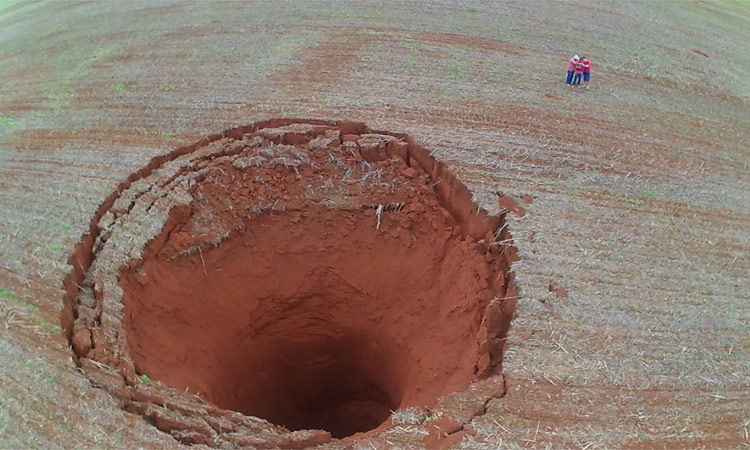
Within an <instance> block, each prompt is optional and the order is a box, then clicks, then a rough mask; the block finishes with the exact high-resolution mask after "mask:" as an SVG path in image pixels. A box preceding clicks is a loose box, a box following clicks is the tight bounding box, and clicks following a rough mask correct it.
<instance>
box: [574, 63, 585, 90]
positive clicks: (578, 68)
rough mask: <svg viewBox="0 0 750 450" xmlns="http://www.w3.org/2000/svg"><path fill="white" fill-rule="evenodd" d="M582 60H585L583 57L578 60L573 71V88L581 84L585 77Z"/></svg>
mask: <svg viewBox="0 0 750 450" xmlns="http://www.w3.org/2000/svg"><path fill="white" fill-rule="evenodd" d="M582 59H584V58H583V57H582V58H580V59H578V61H577V62H576V64H575V67H574V69H573V72H574V73H573V83H572V84H573V86H578V85H580V84H581V78H582V77H583V62H581V60H582Z"/></svg>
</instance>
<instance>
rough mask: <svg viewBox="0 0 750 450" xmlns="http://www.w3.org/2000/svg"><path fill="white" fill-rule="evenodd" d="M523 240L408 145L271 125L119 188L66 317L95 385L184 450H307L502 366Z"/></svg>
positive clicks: (83, 248) (94, 230)
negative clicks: (514, 268) (232, 449)
mask: <svg viewBox="0 0 750 450" xmlns="http://www.w3.org/2000/svg"><path fill="white" fill-rule="evenodd" d="M511 243H512V238H511V236H510V233H509V231H508V227H507V226H506V225H505V221H504V217H503V216H492V215H490V214H488V213H487V212H486V211H484V210H482V209H481V208H479V207H478V206H477V205H476V204H475V203H474V202H473V198H472V195H471V193H470V191H469V190H468V189H467V188H466V187H465V186H464V185H463V184H462V183H461V182H460V181H459V180H458V179H457V178H456V177H454V176H453V175H452V174H451V173H450V171H449V170H448V169H447V167H446V166H445V165H444V164H442V163H440V162H438V161H436V160H434V159H433V158H432V157H431V156H430V153H429V152H428V151H427V150H426V149H424V148H422V147H421V146H419V145H418V144H417V143H416V142H415V141H414V140H413V139H412V138H411V137H409V136H407V135H403V134H398V133H390V132H384V131H374V130H370V129H369V128H367V127H366V126H365V125H364V124H360V123H354V122H331V121H316V120H291V119H275V120H271V121H266V122H261V123H256V124H253V125H250V126H246V127H240V128H235V129H232V130H227V131H226V132H224V133H221V134H217V135H213V136H209V137H207V138H205V139H203V140H202V141H200V142H198V143H196V144H194V145H192V146H189V147H184V148H181V149H177V150H175V151H173V152H171V153H170V154H167V155H164V156H162V157H158V158H155V159H154V160H152V161H151V163H149V164H148V165H147V166H146V167H144V168H143V169H142V170H140V171H139V172H136V173H135V174H133V175H132V176H131V177H130V178H129V179H128V180H126V181H125V182H123V183H122V184H121V185H120V186H119V187H118V189H117V190H116V191H115V192H114V193H113V194H112V195H111V196H110V197H109V198H108V199H106V200H105V202H104V203H103V204H102V206H101V207H100V209H99V211H97V213H96V215H95V216H94V218H93V219H92V223H91V229H90V231H89V233H88V234H87V235H85V236H84V237H83V238H82V240H81V242H80V243H79V244H78V246H77V247H76V249H75V251H74V253H73V256H72V257H71V265H72V267H73V269H72V271H71V273H70V275H69V276H68V278H67V279H66V292H67V295H66V298H65V309H64V312H63V318H62V320H63V324H64V328H65V330H66V333H67V335H68V338H69V339H70V342H71V345H72V347H73V350H74V353H75V358H76V361H77V362H78V364H79V366H80V367H81V369H82V370H83V372H84V373H86V375H87V376H88V377H89V378H90V379H91V381H92V382H93V383H95V384H96V385H97V386H100V387H102V388H104V389H106V390H108V391H109V392H110V393H112V394H113V395H114V396H115V397H117V398H118V399H120V401H121V402H122V406H123V408H125V409H126V410H128V411H130V412H134V413H137V414H140V415H142V416H143V417H144V418H145V419H146V420H148V421H150V422H151V423H153V424H154V425H155V426H156V427H158V428H159V429H161V430H162V431H165V432H168V433H170V434H172V435H173V436H174V437H175V438H176V439H178V440H179V441H181V442H183V443H186V444H205V445H209V446H216V447H221V446H226V445H235V446H243V445H244V446H255V447H258V448H271V447H281V448H305V447H309V446H315V445H318V444H322V443H325V442H328V441H330V440H331V439H357V438H358V437H360V436H374V435H377V433H381V432H384V430H386V429H387V428H388V427H390V426H392V420H391V415H392V413H393V412H394V411H397V410H403V409H405V408H413V407H419V408H429V409H430V410H433V411H438V410H440V408H441V407H442V406H441V405H442V404H443V400H444V399H447V398H450V397H451V396H455V395H457V394H460V393H462V392H466V391H467V390H468V389H469V387H470V386H471V385H472V384H473V383H476V382H478V381H480V380H482V379H485V378H488V377H499V376H501V371H502V354H503V350H504V343H505V336H506V335H507V332H508V329H509V326H510V321H511V318H512V315H513V313H514V310H515V305H516V303H515V302H516V300H515V299H516V287H515V282H514V277H513V273H512V272H511V263H512V262H513V261H514V259H515V258H516V252H515V248H514V247H513V246H512V245H511Z"/></svg>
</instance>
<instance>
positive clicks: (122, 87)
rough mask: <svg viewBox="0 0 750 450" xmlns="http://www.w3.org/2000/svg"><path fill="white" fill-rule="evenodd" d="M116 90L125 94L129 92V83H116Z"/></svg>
mask: <svg viewBox="0 0 750 450" xmlns="http://www.w3.org/2000/svg"><path fill="white" fill-rule="evenodd" d="M114 90H115V92H117V93H118V94H124V93H126V92H128V90H129V89H128V85H126V84H125V83H116V84H115V86H114Z"/></svg>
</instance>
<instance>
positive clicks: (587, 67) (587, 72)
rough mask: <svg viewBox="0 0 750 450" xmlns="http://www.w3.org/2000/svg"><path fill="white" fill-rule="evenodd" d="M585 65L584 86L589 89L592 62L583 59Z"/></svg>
mask: <svg viewBox="0 0 750 450" xmlns="http://www.w3.org/2000/svg"><path fill="white" fill-rule="evenodd" d="M581 63H582V64H583V85H584V86H585V87H589V81H591V60H590V59H588V58H581Z"/></svg>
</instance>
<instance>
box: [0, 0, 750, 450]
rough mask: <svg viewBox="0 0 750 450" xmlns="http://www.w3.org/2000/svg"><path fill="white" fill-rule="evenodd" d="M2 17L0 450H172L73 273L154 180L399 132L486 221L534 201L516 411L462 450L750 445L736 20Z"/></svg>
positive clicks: (345, 8) (54, 10) (402, 442)
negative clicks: (159, 174)
mask: <svg viewBox="0 0 750 450" xmlns="http://www.w3.org/2000/svg"><path fill="white" fill-rule="evenodd" d="M3 5H5V4H4V3H3V4H0V26H1V29H2V30H3V31H2V33H1V34H0V41H2V43H3V45H2V47H1V48H0V75H2V77H3V80H4V82H3V83H2V85H1V86H0V210H1V211H2V213H0V360H1V361H2V365H0V448H9V449H15V448H125V447H128V448H138V447H145V448H169V447H177V444H176V443H175V442H174V441H173V440H172V439H171V438H170V437H169V436H167V435H164V434H162V433H159V432H158V431H157V430H156V429H155V428H153V427H152V426H150V425H149V424H147V423H145V422H144V421H143V420H142V419H140V418H137V417H136V416H132V415H129V414H126V413H124V412H122V411H121V410H120V409H119V408H118V407H117V405H116V403H115V402H114V401H113V400H112V399H111V398H108V397H107V396H106V394H104V392H103V391H101V390H99V389H96V388H94V387H92V386H90V384H89V382H88V381H87V380H86V379H85V378H84V377H83V376H82V375H81V374H80V373H78V372H77V370H76V369H75V365H74V364H73V363H72V361H71V359H70V352H69V350H68V349H67V348H66V345H67V343H66V342H65V341H64V339H63V338H62V337H61V334H60V330H59V326H58V325H57V324H58V314H59V310H60V308H61V305H62V301H61V298H62V292H61V289H60V287H61V280H62V277H63V276H64V275H65V272H66V271H67V270H68V269H67V267H66V259H67V256H68V255H69V252H70V251H71V249H72V246H73V244H74V243H75V242H76V241H77V240H78V238H79V237H80V235H81V233H82V232H83V231H84V229H85V228H86V226H87V224H88V220H89V218H90V217H91V215H92V214H93V213H94V211H95V209H96V207H97V206H98V205H99V203H100V202H101V201H102V199H103V198H104V197H105V196H106V195H108V194H109V193H110V192H111V191H112V190H113V189H114V187H115V186H116V184H117V183H118V182H119V181H121V180H122V179H123V178H125V177H126V176H127V175H128V174H129V173H131V172H132V171H134V170H136V169H137V168H139V167H141V166H142V165H144V164H145V163H146V162H147V161H148V159H149V158H151V157H152V156H155V155H158V154H162V153H165V152H167V151H169V150H170V149H172V148H174V147H176V146H178V145H181V144H187V143H190V142H192V141H194V140H196V138H197V137H198V136H201V135H204V134H208V133H212V132H216V131H219V130H222V129H226V128H229V127H231V126H235V125H239V124H245V123H249V122H252V121H255V120H258V119H262V118H267V117H273V116H280V115H286V116H296V117H324V118H333V119H336V118H354V119H359V120H363V121H366V122H367V123H368V124H369V125H371V126H372V127H373V128H382V129H389V130H394V131H404V132H408V133H410V134H412V135H414V136H415V137H417V139H418V140H419V141H420V142H421V143H422V144H424V145H425V146H427V147H429V148H432V149H434V154H435V156H437V157H439V158H442V159H444V160H447V161H450V163H451V166H452V167H453V168H454V170H456V171H457V172H458V173H459V174H460V176H461V178H462V179H463V180H464V181H465V182H466V183H468V184H470V185H471V186H472V187H473V188H474V189H475V195H476V197H477V198H478V199H479V200H480V201H481V202H482V204H483V205H484V206H485V207H487V208H488V209H491V208H497V205H496V196H495V192H496V191H503V192H507V193H510V194H513V195H516V196H518V197H520V196H521V195H523V194H527V195H530V196H531V197H532V200H533V203H531V204H530V205H526V207H527V209H528V211H527V214H526V215H525V216H524V217H523V218H522V219H516V220H515V221H514V222H512V224H511V225H512V227H513V232H514V236H515V238H516V244H517V245H518V247H519V248H520V249H521V252H522V256H523V260H522V261H521V262H520V263H518V264H516V266H515V270H516V272H517V273H518V275H519V282H520V285H521V287H522V289H523V291H522V294H523V297H522V299H521V303H520V305H519V313H518V317H517V319H516V320H515V322H514V327H513V328H512V330H511V339H510V344H511V346H510V347H511V350H510V351H509V354H508V355H507V356H506V373H507V375H508V378H509V380H510V387H511V391H510V393H509V394H508V395H507V396H505V397H504V398H503V399H499V400H495V401H492V402H490V403H489V404H488V405H487V411H486V413H485V414H483V415H480V416H478V417H476V418H475V419H474V420H473V421H472V422H471V423H470V424H469V425H468V426H465V427H464V429H463V430H461V431H459V432H458V433H456V436H455V439H454V440H453V441H454V446H455V447H456V448H478V449H494V448H498V447H499V448H540V449H541V448H582V449H595V448H668V449H672V448H696V449H697V448H745V447H748V446H750V436H749V435H748V433H749V431H750V430H749V429H750V408H748V407H747V404H750V395H749V394H748V392H750V391H748V388H749V387H750V386H749V385H750V382H749V381H748V380H750V337H749V336H748V332H747V330H748V326H749V325H750V323H749V322H750V306H748V300H749V297H750V294H749V293H750V281H749V280H748V276H747V274H748V273H750V259H749V258H748V256H747V255H748V254H750V253H749V252H748V247H750V244H749V242H750V231H749V230H750V202H748V200H747V198H748V192H750V175H749V174H750V170H748V163H749V161H750V155H749V154H748V150H747V144H748V142H750V139H749V138H750V131H748V130H750V108H749V107H748V98H749V97H750V85H749V84H748V78H747V77H746V76H745V74H746V73H747V71H748V69H750V56H748V52H747V51H746V50H745V49H744V46H745V45H746V44H745V43H746V42H747V41H748V38H750V36H749V35H748V34H749V33H748V31H747V30H750V27H748V25H750V10H749V9H748V7H747V6H745V5H744V4H743V3H741V2H731V1H722V2H691V3H678V2H628V3H624V2H614V1H612V2H593V1H589V0H577V1H571V2H552V1H550V2H541V1H540V2H525V1H518V2H503V3H496V4H495V3H492V4H490V3H488V2H484V3H481V4H480V3H476V4H472V5H466V4H464V3H463V2H452V1H445V2H431V3H430V4H429V5H427V4H424V3H421V2H399V3H389V4H387V5H386V6H381V5H380V3H379V2H378V3H376V2H357V3H354V4H350V3H343V2H342V3H338V2H333V1H321V2H304V3H303V2H299V3H293V4H290V3H281V2H254V3H246V4H242V5H241V6H238V5H237V4H232V3H221V4H218V3H216V4H214V3H211V4H209V3H208V2H197V1H196V2H189V1H185V2H166V1H165V2H154V1H149V2H145V1H144V2H119V3H118V4H114V3H111V4H104V3H87V2H77V3H73V2H71V3H63V2H54V1H50V2H43V1H42V2H15V3H13V4H11V5H9V6H7V7H6V6H3ZM573 24H575V26H573ZM573 29H575V30H577V34H574V33H572V32H571V31H572V30H573ZM573 51H578V52H582V53H584V54H587V55H588V56H590V57H591V58H592V59H593V61H594V64H595V73H594V82H593V84H592V87H591V88H590V89H588V90H586V91H583V90H575V91H573V90H570V89H568V88H566V87H565V86H564V85H563V84H562V82H561V81H562V80H561V78H562V75H563V73H562V71H563V69H564V63H565V59H566V58H567V57H568V56H569V54H570V53H571V52H573ZM395 434H398V433H395ZM373 445H376V446H392V447H401V448H408V447H410V446H411V447H415V448H418V447H419V446H420V445H421V444H420V436H418V435H417V436H414V435H409V429H408V427H405V428H404V429H403V430H401V433H400V434H398V435H397V436H396V435H394V438H393V440H392V441H390V443H389V442H385V441H384V442H375V443H373Z"/></svg>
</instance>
